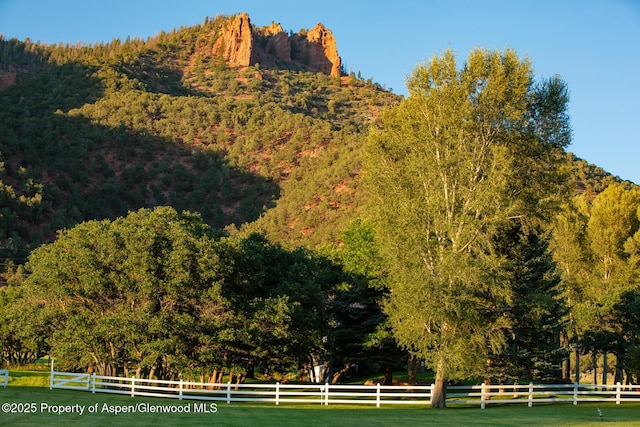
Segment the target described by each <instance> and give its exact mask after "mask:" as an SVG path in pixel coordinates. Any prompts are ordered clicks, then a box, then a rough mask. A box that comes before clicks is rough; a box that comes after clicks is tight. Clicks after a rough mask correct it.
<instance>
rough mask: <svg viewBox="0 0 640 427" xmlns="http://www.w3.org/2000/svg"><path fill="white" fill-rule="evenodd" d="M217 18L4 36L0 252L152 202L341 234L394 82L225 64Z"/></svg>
mask: <svg viewBox="0 0 640 427" xmlns="http://www.w3.org/2000/svg"><path fill="white" fill-rule="evenodd" d="M223 22H225V18H222V17H218V18H216V19H215V20H209V19H207V20H206V21H205V22H204V23H203V24H202V25H198V26H195V27H190V28H182V29H180V30H174V31H172V32H170V33H161V34H159V35H157V36H156V37H153V38H150V39H148V40H146V41H142V40H137V39H134V40H130V39H127V40H125V41H120V40H113V41H112V42H110V43H107V44H99V45H93V46H81V45H78V46H68V45H64V46H62V45H56V46H45V45H42V44H38V43H33V42H31V41H29V40H26V41H18V40H1V41H0V58H1V59H0V69H2V73H3V76H4V77H5V78H4V80H3V81H4V82H5V87H3V88H2V89H1V91H0V100H1V103H0V120H1V122H2V126H1V127H0V141H2V143H1V144H0V156H1V159H2V165H3V166H2V168H1V169H0V181H1V182H2V187H1V189H0V197H1V198H2V200H3V203H2V216H1V218H2V220H1V222H0V242H1V243H0V247H1V248H2V249H3V251H4V256H7V257H10V258H17V259H20V258H22V257H23V256H24V253H25V252H24V251H23V252H21V254H22V256H20V254H18V253H16V252H13V251H12V250H13V249H20V248H23V247H28V248H33V247H35V246H37V245H38V244H40V243H42V242H47V241H51V240H52V239H53V237H54V236H55V232H56V230H59V229H62V228H65V227H71V226H73V225H75V224H77V223H79V222H81V221H84V220H89V219H103V218H111V219H113V218H116V217H118V216H122V215H125V214H126V213H127V212H128V211H130V210H136V209H138V208H140V207H154V206H160V205H171V206H173V207H174V208H176V209H178V210H190V211H194V212H199V213H200V214H201V215H202V217H203V218H204V220H205V221H206V222H207V223H208V224H210V225H211V226H213V227H215V228H222V227H225V226H228V225H231V224H233V225H235V226H237V227H240V226H241V225H242V224H245V223H250V222H254V221H256V220H258V224H255V225H254V226H253V227H256V228H257V227H259V228H261V229H263V230H264V231H266V232H267V234H268V235H269V236H270V237H272V238H273V239H275V240H278V241H285V240H287V241H291V242H293V243H295V244H304V245H308V246H315V245H318V244H320V243H325V242H335V241H336V239H337V236H338V233H339V231H340V230H341V229H343V228H344V226H345V225H346V224H348V222H349V221H350V219H351V218H353V217H354V214H355V212H356V211H357V209H358V207H359V206H360V201H359V187H358V182H357V179H356V178H357V175H358V169H359V163H360V160H359V147H360V146H361V139H362V137H363V135H364V134H365V131H366V129H367V126H368V125H369V124H370V123H371V120H372V119H374V118H375V117H376V115H377V114H378V112H379V111H380V109H381V108H383V107H384V106H385V105H389V104H393V103H395V102H396V101H397V98H398V97H397V96H396V95H394V94H393V93H390V92H388V91H385V90H383V89H382V88H381V87H380V86H379V85H377V84H374V83H373V82H372V81H371V80H367V81H364V80H363V79H358V78H356V76H354V75H351V76H344V77H342V78H331V77H329V76H328V75H326V74H322V73H317V72H311V71H306V70H305V69H304V67H303V66H300V65H298V64H295V63H290V64H286V63H281V64H280V66H279V67H277V69H265V68H262V67H261V66H260V64H256V65H254V66H250V67H230V66H228V65H227V63H226V62H225V61H223V60H222V59H221V58H219V57H216V56H215V54H213V53H212V52H211V46H212V45H213V44H214V42H215V39H216V37H217V36H218V35H219V31H218V30H219V27H220V25H222V23H223ZM7 82H8V83H7ZM261 215H263V217H262V218H261Z"/></svg>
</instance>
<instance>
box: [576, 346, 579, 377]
mask: <svg viewBox="0 0 640 427" xmlns="http://www.w3.org/2000/svg"><path fill="white" fill-rule="evenodd" d="M576 383H577V384H580V347H578V344H576Z"/></svg>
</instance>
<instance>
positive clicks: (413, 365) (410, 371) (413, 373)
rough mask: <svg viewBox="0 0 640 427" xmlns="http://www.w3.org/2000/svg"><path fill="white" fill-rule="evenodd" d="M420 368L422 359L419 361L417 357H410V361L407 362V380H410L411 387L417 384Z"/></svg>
mask: <svg viewBox="0 0 640 427" xmlns="http://www.w3.org/2000/svg"><path fill="white" fill-rule="evenodd" d="M419 368H420V359H418V358H417V357H416V356H415V355H413V354H412V355H410V356H409V360H408V361H407V379H408V380H409V381H408V382H409V385H414V384H415V383H416V378H417V377H418V369H419Z"/></svg>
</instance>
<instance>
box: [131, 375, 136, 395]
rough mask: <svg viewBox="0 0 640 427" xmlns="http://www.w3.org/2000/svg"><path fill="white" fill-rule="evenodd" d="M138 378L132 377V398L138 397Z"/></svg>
mask: <svg viewBox="0 0 640 427" xmlns="http://www.w3.org/2000/svg"><path fill="white" fill-rule="evenodd" d="M135 390H136V377H135V376H133V377H131V397H135V395H136V391H135Z"/></svg>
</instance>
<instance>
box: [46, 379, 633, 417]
mask: <svg viewBox="0 0 640 427" xmlns="http://www.w3.org/2000/svg"><path fill="white" fill-rule="evenodd" d="M49 388H50V389H54V388H55V389H67V390H84V391H90V392H92V393H112V394H125V395H129V396H132V397H134V396H147V397H164V398H174V399H180V400H182V399H188V400H210V401H222V402H226V403H227V404H230V403H231V402H269V403H275V404H276V405H279V404H281V403H317V404H320V405H329V404H330V403H331V404H363V405H366V404H375V405H376V407H380V406H381V405H400V404H408V405H428V404H430V403H431V392H432V386H430V385H427V386H383V385H380V384H377V385H375V386H366V385H345V384H281V383H275V384H232V383H226V384H224V383H201V382H189V381H182V380H180V381H167V380H149V379H142V378H135V377H131V378H123V377H109V376H101V375H96V374H77V373H70V372H57V371H53V370H52V371H51V378H50V387H49ZM550 402H554V403H559V402H564V403H573V404H574V405H577V404H578V403H584V402H615V403H617V404H621V403H623V402H640V386H635V385H632V386H625V385H620V384H616V385H591V384H562V385H560V384H559V385H540V384H539V385H534V384H522V385H517V384H516V385H490V386H489V385H484V384H482V385H474V386H449V387H447V405H458V404H464V405H479V406H480V407H481V408H482V409H484V408H485V407H486V405H490V404H508V403H519V404H527V405H528V406H533V404H534V403H535V404H539V403H550Z"/></svg>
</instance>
